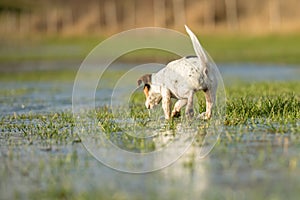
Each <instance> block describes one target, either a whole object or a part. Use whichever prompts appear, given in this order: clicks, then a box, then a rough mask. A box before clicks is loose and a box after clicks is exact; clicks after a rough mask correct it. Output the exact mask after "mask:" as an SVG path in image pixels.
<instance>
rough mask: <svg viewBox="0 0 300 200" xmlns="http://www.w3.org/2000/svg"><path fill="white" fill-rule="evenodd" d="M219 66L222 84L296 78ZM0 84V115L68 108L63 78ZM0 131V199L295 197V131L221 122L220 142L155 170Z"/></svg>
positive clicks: (265, 69) (286, 72)
mask: <svg viewBox="0 0 300 200" xmlns="http://www.w3.org/2000/svg"><path fill="white" fill-rule="evenodd" d="M121 66H122V67H123V66H126V67H127V68H129V67H130V64H126V65H125V64H120V65H116V66H115V69H113V70H116V71H118V70H119V69H120V68H121ZM219 68H220V71H221V74H222V76H223V78H224V83H225V87H226V84H227V83H228V84H231V83H233V81H235V80H239V79H241V80H244V81H274V80H275V81H290V80H299V78H298V77H299V75H300V71H299V68H297V67H290V66H284V67H281V66H264V65H243V64H242V65H239V66H237V65H227V64H226V65H222V64H221V65H220V66H219ZM122 69H123V68H122ZM103 81H104V83H105V84H103V85H101V86H99V87H98V89H97V93H96V98H95V99H96V102H95V104H96V105H97V106H100V105H107V104H110V99H111V94H112V91H113V89H112V88H111V87H110V85H111V82H113V81H112V79H110V78H108V79H103ZM0 84H1V89H0V91H1V92H2V93H1V94H3V95H1V97H0V102H1V103H0V113H1V114H0V116H6V115H12V114H14V113H16V114H22V113H28V112H32V113H52V112H61V111H71V108H72V88H73V80H67V81H64V82H63V83H62V82H57V81H56V82H51V81H45V82H40V81H31V80H26V81H18V82H15V81H14V80H11V81H7V80H5V81H3V80H0ZM128 84H131V82H130V81H129V82H128ZM134 84H136V83H135V81H134ZM123 86H124V87H125V88H126V87H129V86H127V85H123ZM3 91H4V92H3ZM84 96H85V95H84V94H83V98H84ZM87 102H89V99H87ZM29 123H30V122H29ZM0 130H1V131H2V132H1V135H0V144H1V145H0V163H1V165H0V177H1V179H0V199H12V198H25V199H41V198H51V197H56V198H57V197H59V198H62V199H65V198H79V199H80V198H83V199H84V198H90V199H100V198H103V199H272V198H273V199H283V198H286V199H297V198H298V196H299V191H300V176H299V172H300V167H299V160H300V154H299V147H300V145H299V144H300V137H299V136H298V135H297V134H273V133H272V134H270V133H268V132H265V130H263V131H262V130H260V129H254V130H253V129H251V128H249V127H235V128H232V127H226V128H225V129H224V130H223V132H222V135H221V138H220V141H222V143H221V144H220V143H217V145H216V147H215V148H214V150H213V151H212V152H211V153H210V154H209V156H207V157H205V158H204V159H200V158H199V153H198V152H199V145H201V143H199V142H198V143H197V142H195V143H193V145H192V146H191V147H190V148H189V149H188V151H187V152H186V153H185V154H184V155H183V156H182V157H181V158H180V159H179V160H178V161H177V162H175V163H173V164H172V165H170V166H168V167H166V168H164V169H162V170H159V171H157V172H153V173H146V174H128V173H122V172H118V171H116V170H114V169H111V168H108V167H106V166H104V165H103V164H101V163H100V162H98V161H97V160H96V159H95V158H94V157H93V156H92V155H91V154H89V153H88V152H87V151H86V149H85V147H84V146H83V144H82V143H78V142H76V141H75V142H73V143H72V142H71V143H70V142H69V143H68V144H66V145H65V144H61V143H54V142H53V141H51V140H45V141H43V140H34V139H33V140H32V141H29V140H28V138H23V137H22V132H21V130H12V131H8V130H5V131H3V130H2V129H0ZM162 137H165V139H169V137H170V136H169V135H167V134H166V135H163V136H162ZM200 140H201V138H200ZM107 156H111V157H114V156H113V155H107ZM120 159H122V158H116V160H118V161H119V160H120ZM149 164H151V163H149Z"/></svg>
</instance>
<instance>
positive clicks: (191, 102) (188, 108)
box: [185, 91, 194, 118]
mask: <svg viewBox="0 0 300 200" xmlns="http://www.w3.org/2000/svg"><path fill="white" fill-rule="evenodd" d="M193 106H194V91H190V94H189V97H188V99H187V106H186V108H185V115H186V116H187V117H188V118H192V117H193V116H194V108H193Z"/></svg>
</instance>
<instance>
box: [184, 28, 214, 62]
mask: <svg viewBox="0 0 300 200" xmlns="http://www.w3.org/2000/svg"><path fill="white" fill-rule="evenodd" d="M184 26H185V30H186V32H187V33H188V34H189V36H190V38H191V40H192V43H193V47H194V51H195V53H196V55H197V57H198V58H199V59H200V60H201V61H202V62H205V63H207V61H208V60H207V56H206V54H205V51H204V49H203V48H202V46H201V44H200V42H199V40H198V39H197V37H196V36H195V34H194V33H193V32H192V31H191V30H190V29H189V27H188V26H187V25H184Z"/></svg>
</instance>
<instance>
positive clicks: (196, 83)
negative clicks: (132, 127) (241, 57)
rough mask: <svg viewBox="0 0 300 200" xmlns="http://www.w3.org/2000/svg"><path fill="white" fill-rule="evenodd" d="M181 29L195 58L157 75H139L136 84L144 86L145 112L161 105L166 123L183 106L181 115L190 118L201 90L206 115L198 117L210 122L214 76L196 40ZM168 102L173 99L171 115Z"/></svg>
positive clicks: (185, 60)
mask: <svg viewBox="0 0 300 200" xmlns="http://www.w3.org/2000/svg"><path fill="white" fill-rule="evenodd" d="M185 29H186V31H187V33H188V35H189V36H190V38H191V41H192V44H193V48H194V51H195V53H196V56H187V57H183V58H181V59H178V60H175V61H172V62H170V63H168V64H167V65H166V67H164V68H163V69H161V70H160V71H158V72H157V73H153V74H145V75H143V76H142V77H140V78H139V79H138V81H137V83H138V86H140V85H141V84H142V83H144V94H145V96H146V102H145V106H146V108H147V109H152V108H153V107H155V106H156V105H158V104H159V103H160V102H162V108H163V111H164V115H165V119H166V120H169V119H170V118H173V117H179V116H180V110H181V108H182V107H184V106H186V108H185V115H186V116H187V117H188V118H192V117H193V116H194V110H193V103H194V102H193V99H194V94H195V92H197V91H200V90H202V91H204V93H205V99H206V111H205V112H204V113H202V114H201V115H200V117H201V118H204V119H210V118H211V116H212V109H213V106H214V104H215V101H216V92H217V87H218V81H217V75H216V74H217V73H216V71H215V68H214V67H213V66H212V65H211V64H210V62H209V60H208V56H207V55H206V53H205V51H204V49H203V48H202V46H201V45H200V42H199V41H198V39H197V37H196V36H195V35H194V33H193V32H192V31H191V30H190V29H189V28H188V27H187V26H186V25H185ZM171 98H175V99H177V102H176V103H175V105H174V108H173V110H172V111H171Z"/></svg>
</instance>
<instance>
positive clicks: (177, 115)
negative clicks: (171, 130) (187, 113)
mask: <svg viewBox="0 0 300 200" xmlns="http://www.w3.org/2000/svg"><path fill="white" fill-rule="evenodd" d="M180 116H181V114H180V111H175V112H172V117H173V118H179V117H180Z"/></svg>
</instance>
